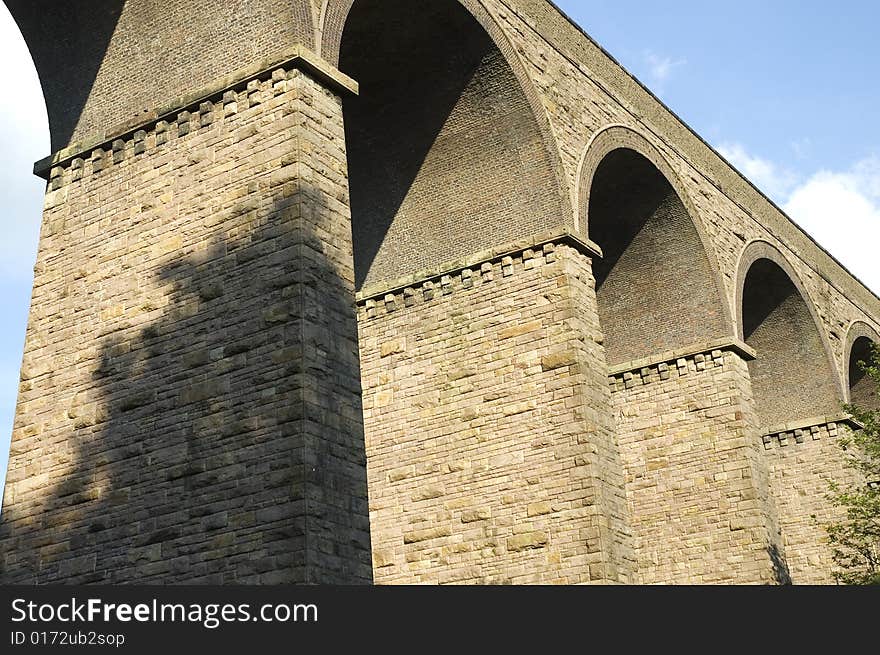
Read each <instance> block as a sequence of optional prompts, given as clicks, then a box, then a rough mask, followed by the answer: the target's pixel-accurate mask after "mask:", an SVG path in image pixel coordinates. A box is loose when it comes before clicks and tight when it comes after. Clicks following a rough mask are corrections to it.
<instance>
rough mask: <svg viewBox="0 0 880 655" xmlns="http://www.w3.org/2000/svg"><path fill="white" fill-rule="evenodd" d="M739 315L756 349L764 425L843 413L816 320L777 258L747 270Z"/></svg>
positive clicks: (752, 366) (753, 366) (755, 381)
mask: <svg viewBox="0 0 880 655" xmlns="http://www.w3.org/2000/svg"><path fill="white" fill-rule="evenodd" d="M741 316H742V334H743V337H744V338H745V341H746V343H748V344H749V345H750V346H751V347H752V348H754V349H755V350H756V351H757V359H755V360H754V361H752V362H749V374H750V377H751V381H752V392H753V395H754V398H755V403H756V405H757V410H758V416H759V418H760V420H761V422H762V424H763V425H764V427H768V426H778V425H781V424H783V423H787V422H790V421H796V420H801V419H808V418H814V417H819V416H825V415H833V414H839V413H840V410H841V405H840V402H841V401H840V397H839V393H838V390H837V384H836V382H835V380H836V376H835V373H834V371H833V370H832V369H831V365H830V363H829V361H828V357H827V355H826V352H825V348H824V346H823V343H822V338H821V335H820V333H819V330H818V328H817V327H816V322H815V320H814V318H813V316H812V314H811V313H810V310H809V307H808V305H807V302H806V300H805V299H804V298H803V296H802V295H801V293H800V291H799V290H798V288H797V287H796V285H795V283H794V282H793V281H792V279H791V278H790V277H789V275H788V274H787V273H786V272H785V271H784V270H783V269H782V268H781V267H780V266H779V265H778V264H777V263H776V262H773V261H771V260H770V259H758V260H757V261H755V262H754V263H753V264H752V265H751V267H750V268H749V270H748V273H747V274H746V276H745V282H744V285H743V291H742V314H741Z"/></svg>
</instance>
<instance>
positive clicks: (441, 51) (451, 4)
mask: <svg viewBox="0 0 880 655" xmlns="http://www.w3.org/2000/svg"><path fill="white" fill-rule="evenodd" d="M340 67H341V68H342V70H344V71H345V72H346V73H348V74H350V75H352V76H353V77H354V78H355V79H357V80H358V82H359V83H360V90H361V91H360V96H359V97H356V98H348V99H346V101H345V121H346V143H347V148H348V160H349V183H350V190H351V205H352V230H353V240H354V248H355V252H354V257H355V271H356V282H357V286H358V287H364V286H368V285H372V284H376V283H381V282H385V281H388V280H392V279H396V278H399V277H402V276H405V275H410V274H413V273H415V272H417V271H420V270H422V269H425V268H429V267H432V266H436V265H437V264H438V263H439V262H448V261H453V260H456V259H459V258H462V257H466V256H468V255H470V254H473V253H474V252H479V251H481V250H485V249H488V248H492V247H497V246H499V245H501V244H504V243H508V242H511V241H515V240H517V239H521V238H524V237H528V236H530V235H533V234H537V233H541V232H544V231H547V230H550V229H558V228H560V227H561V226H562V223H563V221H565V219H566V217H568V216H569V215H570V212H568V211H567V210H566V209H565V204H564V197H565V196H564V194H563V193H562V192H561V187H560V185H559V183H558V181H557V177H556V174H555V172H554V160H553V157H552V156H551V154H550V150H549V149H548V148H547V147H546V143H545V141H544V137H543V135H542V131H541V128H540V123H539V120H538V119H537V118H536V116H535V114H534V112H533V110H532V108H531V106H530V104H529V101H528V98H527V94H526V91H525V90H524V89H523V87H522V85H521V84H520V82H519V80H518V78H517V76H516V75H515V74H514V71H513V69H512V68H511V65H510V63H509V60H508V59H507V58H506V57H505V56H504V55H503V53H502V52H501V50H500V49H499V47H498V45H497V43H496V41H495V40H493V38H492V37H491V36H490V35H489V33H488V32H487V31H486V30H485V29H484V27H483V26H482V25H481V23H480V22H479V21H477V20H476V19H475V18H474V16H473V15H472V14H471V13H470V11H469V10H468V9H466V8H465V7H464V6H463V5H462V4H461V3H460V2H458V1H457V0H425V1H424V2H420V3H418V4H415V3H412V2H409V1H408V0H357V2H354V4H353V6H352V8H351V11H350V12H349V13H348V14H347V21H346V25H345V30H344V33H343V38H342V43H341V49H340Z"/></svg>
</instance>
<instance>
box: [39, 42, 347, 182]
mask: <svg viewBox="0 0 880 655" xmlns="http://www.w3.org/2000/svg"><path fill="white" fill-rule="evenodd" d="M294 69H297V70H301V71H303V72H305V73H308V74H309V75H310V76H311V77H314V78H315V79H317V80H318V81H320V82H321V83H322V84H324V85H326V86H327V87H328V88H329V89H331V90H333V91H334V92H336V93H338V94H340V95H349V94H350V95H357V94H358V91H359V88H358V83H357V82H356V81H355V80H353V79H352V78H350V77H349V76H348V75H346V74H345V73H343V72H341V71H339V70H338V69H336V68H334V67H333V66H331V65H330V64H328V63H327V62H326V61H324V60H323V59H321V57H319V56H318V55H316V54H315V53H313V52H312V51H311V50H309V49H308V48H306V47H304V46H302V45H296V46H294V47H292V48H289V49H287V50H285V51H284V52H282V53H281V54H280V55H276V56H275V57H271V58H266V59H263V60H261V61H259V62H257V63H256V64H253V65H251V66H247V67H245V68H242V69H239V70H237V71H235V72H234V73H230V74H229V75H225V76H223V77H222V78H219V79H217V80H214V81H213V82H211V83H210V84H208V85H206V86H204V87H202V88H201V89H198V90H196V91H193V92H192V93H188V94H186V95H183V96H179V97H177V98H175V99H173V100H171V101H170V102H168V103H167V104H166V105H164V106H162V107H159V108H157V109H156V110H154V111H150V112H145V113H144V115H143V116H139V117H138V118H136V119H134V120H131V121H127V122H125V123H122V124H120V125H114V126H112V127H110V128H108V129H107V130H105V131H104V132H103V133H101V134H95V135H93V136H91V137H89V138H86V139H83V140H82V141H79V142H76V143H71V144H70V145H68V146H67V147H66V148H63V149H62V150H59V151H58V152H56V153H54V154H53V155H50V156H49V157H46V158H44V159H41V160H40V161H38V162H36V163H35V164H34V175H37V176H39V177H42V178H44V179H46V180H49V179H50V176H51V171H52V169H53V168H59V167H60V168H63V167H65V166H68V165H70V164H71V163H72V162H73V161H74V160H76V159H81V158H86V157H87V156H88V155H89V154H90V153H92V152H93V151H94V150H109V149H110V148H111V146H112V144H113V142H115V141H120V140H121V141H127V140H130V139H132V138H133V137H134V135H135V134H137V133H138V132H143V131H146V130H150V129H152V128H155V126H156V124H157V123H160V122H162V121H173V120H175V119H176V117H177V116H178V115H179V114H180V113H181V112H185V111H187V110H195V109H197V108H199V107H201V106H202V105H203V104H205V103H209V102H216V101H218V100H221V99H222V98H223V96H224V95H225V94H226V93H228V92H230V91H232V92H234V91H241V90H244V89H246V88H247V86H248V84H249V83H251V82H253V81H256V80H265V79H268V78H270V77H272V75H273V73H274V72H275V71H277V70H285V71H289V70H294Z"/></svg>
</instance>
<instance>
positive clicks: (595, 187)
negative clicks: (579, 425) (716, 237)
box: [580, 128, 731, 365]
mask: <svg viewBox="0 0 880 655" xmlns="http://www.w3.org/2000/svg"><path fill="white" fill-rule="evenodd" d="M615 132H620V134H617V133H615ZM615 132H610V131H609V132H608V133H606V134H607V138H603V139H599V140H594V142H593V145H592V147H591V150H590V151H588V152H587V154H586V156H585V158H584V164H583V165H582V181H581V184H582V186H581V192H580V199H581V203H582V205H581V206H582V209H583V208H586V209H587V215H586V224H585V226H584V227H585V231H586V232H587V233H588V234H589V238H590V239H591V240H593V241H595V242H596V243H598V244H599V246H601V247H602V249H603V251H604V253H605V256H604V258H603V259H601V260H597V261H596V262H594V265H593V267H594V274H595V276H596V295H597V301H598V306H599V319H600V322H601V325H602V331H603V332H604V334H605V347H606V351H607V357H608V362H609V364H611V365H615V364H621V363H624V362H627V361H631V360H635V359H639V358H642V357H648V356H652V355H655V354H657V353H660V352H664V351H669V350H678V349H682V348H688V347H691V346H695V345H697V344H705V343H707V342H709V341H713V340H715V339H718V338H722V337H724V336H729V335H730V333H731V325H730V324H731V322H730V319H729V316H730V315H729V311H728V309H727V305H726V304H725V302H724V301H723V297H724V296H723V293H722V290H721V286H720V281H719V278H718V274H717V267H714V266H713V263H712V261H711V260H710V257H709V255H708V253H707V250H706V248H705V245H704V241H703V238H702V237H701V235H700V233H699V231H698V228H697V225H696V224H695V222H694V220H693V213H692V210H689V208H688V207H687V206H686V204H689V202H688V201H687V199H686V197H685V198H683V197H682V195H681V194H680V193H679V192H678V191H677V190H676V188H675V187H674V186H673V183H672V182H671V181H670V176H671V171H670V170H669V167H668V166H667V165H666V164H665V162H663V160H662V158H661V157H660V156H659V154H658V153H656V151H654V150H653V148H652V147H651V146H650V145H646V144H645V143H642V142H641V141H640V140H639V138H638V136H637V135H635V133H630V132H629V131H628V130H624V129H623V128H620V129H618V130H616V131H615ZM661 167H662V169H665V170H661ZM672 177H673V178H674V176H672Z"/></svg>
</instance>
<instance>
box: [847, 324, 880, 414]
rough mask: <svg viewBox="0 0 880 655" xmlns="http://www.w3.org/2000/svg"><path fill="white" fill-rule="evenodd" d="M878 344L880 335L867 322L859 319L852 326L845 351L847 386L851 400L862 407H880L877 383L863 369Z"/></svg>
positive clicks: (879, 344)
mask: <svg viewBox="0 0 880 655" xmlns="http://www.w3.org/2000/svg"><path fill="white" fill-rule="evenodd" d="M877 346H880V335H878V334H877V332H876V331H875V330H874V329H872V328H871V327H870V326H869V325H868V324H867V323H863V322H861V321H857V322H856V323H854V324H853V325H852V326H851V327H850V329H849V334H848V336H847V341H846V349H845V352H844V357H846V358H847V359H846V362H845V369H844V370H845V372H846V376H847V377H846V388H847V390H848V391H849V402H851V403H852V404H854V405H857V406H858V407H860V408H862V409H880V393H878V390H877V385H876V384H875V383H874V380H873V379H871V378H870V377H869V376H868V375H866V374H865V372H864V370H863V369H862V363H863V362H864V363H867V362H870V361H871V354H872V351H873V349H874V348H876V347H877Z"/></svg>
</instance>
